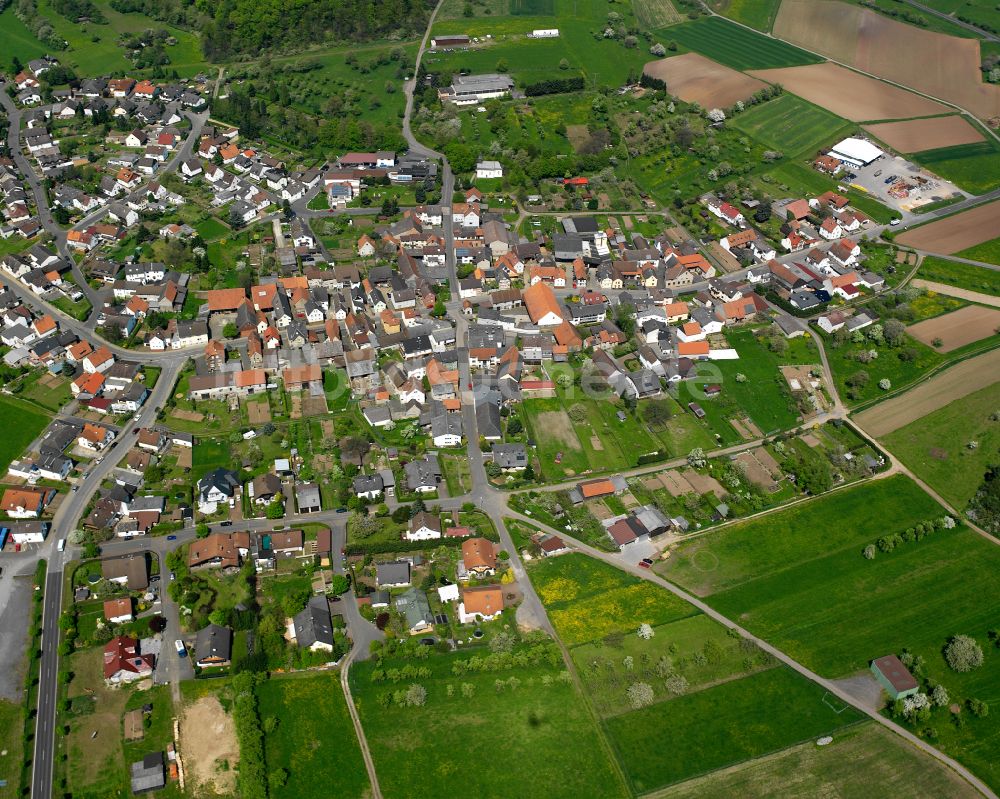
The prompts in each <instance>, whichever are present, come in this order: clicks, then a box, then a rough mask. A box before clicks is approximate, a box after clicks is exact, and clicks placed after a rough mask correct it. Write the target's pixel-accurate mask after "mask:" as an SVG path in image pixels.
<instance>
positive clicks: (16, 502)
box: [0, 488, 45, 519]
mask: <svg viewBox="0 0 1000 799" xmlns="http://www.w3.org/2000/svg"><path fill="white" fill-rule="evenodd" d="M44 507H45V491H43V490H42V489H39V488H8V489H7V490H6V491H4V492H3V498H2V499H0V510H2V511H3V512H4V513H6V514H7V515H8V516H11V517H13V518H15V519H24V518H30V517H33V516H38V515H40V514H41V512H42V509H43V508H44Z"/></svg>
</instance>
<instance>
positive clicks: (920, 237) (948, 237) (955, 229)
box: [896, 201, 1000, 255]
mask: <svg viewBox="0 0 1000 799" xmlns="http://www.w3.org/2000/svg"><path fill="white" fill-rule="evenodd" d="M998 235H1000V201H995V202H991V203H984V204H983V205H978V206H976V207H975V208H970V209H969V210H968V211H961V212H960V213H957V214H955V215H954V216H949V217H945V218H944V219H939V220H937V221H935V222H931V223H929V224H926V225H921V226H920V227H918V228H914V229H912V230H907V231H906V232H905V233H902V234H900V235H899V236H897V237H896V241H898V242H899V243H900V244H904V245H906V246H907V247H913V248H914V249H917V250H927V251H929V252H937V253H941V254H942V255H952V254H954V253H956V252H959V251H960V250H967V249H968V248H969V247H974V246H976V245H977V244H982V243H983V242H987V241H990V240H992V239H995V238H997V236H998Z"/></svg>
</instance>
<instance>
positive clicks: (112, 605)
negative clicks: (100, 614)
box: [104, 596, 132, 624]
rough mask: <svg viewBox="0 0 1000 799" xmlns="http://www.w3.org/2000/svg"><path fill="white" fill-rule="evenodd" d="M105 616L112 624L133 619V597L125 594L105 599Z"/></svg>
mask: <svg viewBox="0 0 1000 799" xmlns="http://www.w3.org/2000/svg"><path fill="white" fill-rule="evenodd" d="M104 618H105V619H107V620H108V621H109V622H111V623H112V624H124V623H125V622H127V621H132V598H131V597H127V596H123V597H117V598H116V599H106V600H105V601H104Z"/></svg>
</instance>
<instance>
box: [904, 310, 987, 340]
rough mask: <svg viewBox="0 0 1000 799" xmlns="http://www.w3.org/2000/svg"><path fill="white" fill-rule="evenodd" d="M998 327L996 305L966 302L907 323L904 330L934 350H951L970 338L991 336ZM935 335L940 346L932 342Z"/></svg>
mask: <svg viewBox="0 0 1000 799" xmlns="http://www.w3.org/2000/svg"><path fill="white" fill-rule="evenodd" d="M998 327H1000V311H998V310H997V309H996V308H983V307H982V306H980V305H967V306H966V307H965V308H959V309H958V310H957V311H952V312H951V313H946V314H942V315H941V316H935V317H934V318H933V319H926V320H924V321H923V322H917V324H915V325H910V326H909V327H907V328H906V332H907V333H909V334H910V335H911V336H913V337H914V338H915V339H916V340H917V341H921V342H923V343H924V344H927V345H928V346H931V347H934V349H936V350H937V351H938V352H951V351H952V350H957V349H958V348H959V347H964V346H965V345H966V344H971V343H972V342H973V341H979V340H980V339H984V338H986V337H987V336H992V335H993V333H994V332H996V330H997V328H998ZM935 339H941V346H940V347H935V346H934V344H933V342H934V340H935Z"/></svg>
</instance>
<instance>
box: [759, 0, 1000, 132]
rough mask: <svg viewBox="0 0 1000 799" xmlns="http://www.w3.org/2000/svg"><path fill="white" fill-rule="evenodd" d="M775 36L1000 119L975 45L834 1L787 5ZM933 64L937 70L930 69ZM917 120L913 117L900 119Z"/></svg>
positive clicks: (792, 0)
mask: <svg viewBox="0 0 1000 799" xmlns="http://www.w3.org/2000/svg"><path fill="white" fill-rule="evenodd" d="M774 33H775V35H776V36H779V37H780V38H782V39H784V40H785V41H789V42H793V43H794V44H797V45H800V46H802V47H805V48H807V49H808V50H812V51H813V52H817V53H822V54H823V55H825V56H827V57H829V58H832V59H835V60H837V61H840V62H842V63H844V64H847V65H849V66H853V67H856V68H858V69H860V70H862V71H864V72H867V73H870V74H872V75H877V76H879V77H881V78H887V79H888V80H891V81H895V82H897V83H899V84H901V85H903V86H909V87H911V88H913V89H916V90H917V91H920V92H924V93H926V94H928V95H930V96H932V97H939V98H941V99H942V100H946V101H948V102H951V103H954V104H955V105H957V106H959V107H960V108H965V109H967V110H969V111H970V112H971V113H973V114H975V115H976V117H978V118H979V119H983V120H986V119H990V118H991V117H994V116H996V115H998V114H1000V86H996V85H992V84H987V83H983V81H982V80H981V73H980V69H979V68H980V61H981V56H980V48H979V41H978V40H976V39H970V38H959V37H956V36H947V35H945V34H942V33H936V32H934V31H929V30H921V29H920V28H917V27H916V26H913V25H908V24H906V23H904V22H896V21H895V20H891V19H889V18H888V17H884V16H882V15H881V14H876V13H875V12H873V11H869V10H868V9H864V8H861V7H859V6H855V5H848V4H846V3H841V2H836V1H835V0H783V2H782V4H781V9H780V10H779V12H778V16H777V18H776V19H775V23H774ZM929 64H932V65H934V68H933V69H927V68H926V66H927V65H929ZM917 115H918V114H916V113H914V112H910V113H906V114H901V115H899V117H898V118H910V117H913V116H917ZM891 118H893V117H891V116H883V117H868V119H891Z"/></svg>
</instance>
